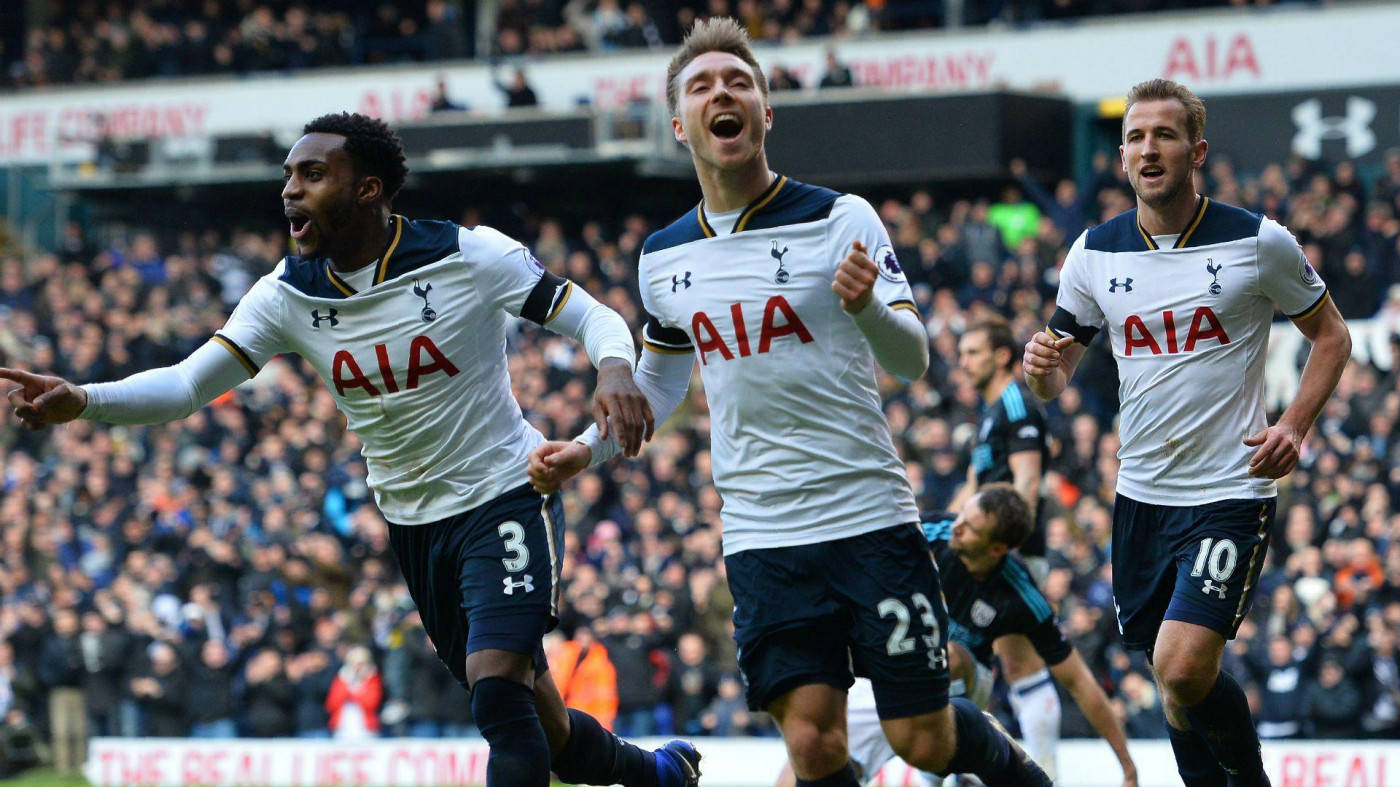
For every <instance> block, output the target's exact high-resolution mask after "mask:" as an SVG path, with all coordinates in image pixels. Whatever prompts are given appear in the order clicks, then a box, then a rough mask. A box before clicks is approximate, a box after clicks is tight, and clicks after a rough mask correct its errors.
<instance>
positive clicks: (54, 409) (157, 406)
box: [0, 341, 248, 429]
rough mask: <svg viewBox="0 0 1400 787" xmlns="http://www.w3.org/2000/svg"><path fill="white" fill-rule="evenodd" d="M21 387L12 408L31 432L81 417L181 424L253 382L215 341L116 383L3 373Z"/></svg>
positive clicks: (11, 394) (1, 371)
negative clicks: (177, 360) (172, 362)
mask: <svg viewBox="0 0 1400 787" xmlns="http://www.w3.org/2000/svg"><path fill="white" fill-rule="evenodd" d="M0 379H6V380H9V381H11V382H13V383H16V384H17V385H16V386H15V387H13V388H12V390H10V391H9V392H8V398H9V401H10V406H11V408H13V412H14V414H15V415H16V416H17V417H18V418H19V419H20V422H21V424H23V426H24V427H25V428H26V429H43V428H44V427H47V426H51V425H53V424H61V423H66V422H68V421H72V420H74V419H77V418H85V419H88V420H91V421H103V422H106V423H112V424H154V423H164V422H166V421H177V420H179V419H181V418H184V417H186V416H188V415H189V414H190V413H193V412H194V411H195V410H198V409H199V408H201V407H203V406H204V405H206V404H208V403H209V402H211V401H213V400H214V398H215V397H217V396H219V395H220V394H223V393H224V392H226V391H228V390H229V389H231V388H233V387H234V386H235V385H238V384H239V383H241V382H243V381H244V380H247V379H248V371H247V367H245V366H244V365H243V362H242V361H240V360H239V359H238V358H236V357H235V356H234V355H233V354H232V353H231V352H230V351H229V350H227V349H226V348H225V347H224V346H223V345H221V344H219V343H218V342H214V341H210V342H207V343H205V344H204V345H203V346H201V347H200V348H199V349H197V350H195V351H194V352H193V353H191V354H190V356H189V357H188V358H186V359H185V360H183V361H181V362H180V363H178V364H176V365H174V366H166V367H163V368H160V369H150V370H148V371H144V372H138V373H136V374H133V375H131V376H130V377H127V378H125V379H122V380H118V381H116V382H111V383H89V384H87V385H82V386H77V385H74V384H72V383H70V382H68V381H67V380H63V379H61V378H58V377H47V376H44V375H36V374H32V373H29V372H23V371H19V370H16V369H0Z"/></svg>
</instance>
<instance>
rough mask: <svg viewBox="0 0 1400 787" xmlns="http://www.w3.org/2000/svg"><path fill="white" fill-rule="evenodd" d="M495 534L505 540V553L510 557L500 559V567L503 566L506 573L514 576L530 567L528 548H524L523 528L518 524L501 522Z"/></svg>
mask: <svg viewBox="0 0 1400 787" xmlns="http://www.w3.org/2000/svg"><path fill="white" fill-rule="evenodd" d="M496 534H497V535H499V536H500V537H501V538H504V539H505V540H506V544H505V547H506V551H507V552H509V553H510V557H504V558H501V565H503V566H505V568H506V572H507V573H510V574H514V573H515V572H517V571H520V570H522V569H524V568H525V567H526V566H528V565H530V548H529V547H527V546H525V528H523V527H521V526H520V523H519V522H515V521H511V522H502V523H501V525H500V527H498V528H496Z"/></svg>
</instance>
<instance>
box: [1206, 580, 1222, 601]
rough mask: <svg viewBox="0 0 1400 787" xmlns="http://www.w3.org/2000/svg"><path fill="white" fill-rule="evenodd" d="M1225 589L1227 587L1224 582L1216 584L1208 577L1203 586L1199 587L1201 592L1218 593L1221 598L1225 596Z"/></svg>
mask: <svg viewBox="0 0 1400 787" xmlns="http://www.w3.org/2000/svg"><path fill="white" fill-rule="evenodd" d="M1226 590H1228V588H1227V587H1226V585H1225V583H1224V582H1221V583H1220V584H1219V585H1217V584H1215V583H1214V582H1211V581H1210V580H1209V579H1207V580H1206V583H1205V586H1204V587H1202V588H1201V592H1202V593H1204V594H1206V595H1207V596H1209V595H1210V594H1212V593H1218V594H1219V595H1220V597H1221V598H1222V599H1223V598H1225V591H1226Z"/></svg>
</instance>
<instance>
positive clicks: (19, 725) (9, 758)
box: [0, 708, 39, 778]
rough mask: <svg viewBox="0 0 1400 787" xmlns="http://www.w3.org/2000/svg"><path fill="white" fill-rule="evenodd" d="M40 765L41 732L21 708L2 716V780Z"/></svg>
mask: <svg viewBox="0 0 1400 787" xmlns="http://www.w3.org/2000/svg"><path fill="white" fill-rule="evenodd" d="M38 764H39V732H38V730H36V729H34V725H33V724H30V722H29V718H28V717H27V716H25V714H24V711H22V710H20V709H19V708H10V709H9V710H8V711H6V712H5V713H4V715H3V716H0V778H9V777H11V776H15V775H18V774H20V773H22V772H24V771H26V770H28V769H30V768H32V767H34V766H36V765H38Z"/></svg>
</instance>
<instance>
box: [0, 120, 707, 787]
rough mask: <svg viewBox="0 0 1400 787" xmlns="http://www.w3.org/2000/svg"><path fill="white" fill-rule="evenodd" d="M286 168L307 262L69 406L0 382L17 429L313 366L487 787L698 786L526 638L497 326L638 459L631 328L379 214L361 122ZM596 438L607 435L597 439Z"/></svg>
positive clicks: (527, 543) (548, 583) (142, 410)
mask: <svg viewBox="0 0 1400 787" xmlns="http://www.w3.org/2000/svg"><path fill="white" fill-rule="evenodd" d="M303 133H304V136H302V137H301V139H300V140H298V141H297V143H296V144H295V145H293V146H292V149H291V151H290V152H289V153H288V154H287V159H286V163H285V164H283V167H282V169H283V178H284V180H285V181H286V185H285V186H284V187H283V189H282V201H283V205H284V208H285V212H286V216H287V219H288V222H289V224H290V228H291V234H292V237H293V238H294V239H295V240H296V242H297V244H298V247H299V251H300V256H289V257H287V258H285V259H284V260H282V261H281V262H280V263H278V265H277V267H276V268H275V269H273V271H272V273H270V274H268V275H267V276H264V277H263V278H262V279H259V280H258V282H257V283H256V284H254V285H253V288H252V289H251V290H250V291H249V292H248V293H247V294H246V295H245V296H243V298H242V300H241V301H240V302H239V304H238V306H237V308H235V309H234V312H233V314H232V315H231V316H230V317H229V319H228V322H227V323H226V324H225V325H224V327H223V329H222V330H220V331H219V332H218V333H216V334H215V335H214V337H213V338H212V339H211V340H210V341H209V342H208V343H206V344H205V345H203V346H202V347H200V348H199V349H197V350H195V351H194V353H192V354H191V355H190V357H188V358H186V359H185V360H184V361H182V362H180V363H179V364H176V365H175V366H171V367H167V368H163V369H154V370H150V371H146V372H141V373H139V374H135V375H132V376H131V377H128V378H126V379H124V380H121V381H118V382H113V383H98V384H93V385H83V386H76V385H72V384H70V383H68V382H66V381H64V380H61V379H59V378H56V377H45V376H40V375H35V374H30V373H28V372H23V371H18V370H13V369H0V377H3V378H5V379H8V380H11V381H13V382H15V383H18V384H19V387H18V388H15V389H14V390H11V391H10V392H9V400H10V403H11V405H12V406H13V408H14V413H15V415H16V416H17V417H18V418H19V419H20V421H21V422H22V424H23V425H24V426H25V427H28V428H31V429H41V428H43V427H46V426H49V425H52V424H60V423H64V422H66V421H71V420H73V419H75V418H87V419H91V420H95V421H105V422H107V423H120V424H146V423H159V422H165V421H172V420H177V419H180V418H184V417H185V416H187V415H189V414H190V413H192V412H194V411H195V410H197V409H199V408H200V407H203V406H204V405H205V404H207V403H208V402H210V401H211V400H213V399H214V398H215V397H217V396H219V395H221V394H223V393H224V392H225V391H228V390H229V389H231V388H233V387H234V386H235V385H238V384H239V383H241V382H243V381H244V380H247V379H248V378H250V377H253V376H254V375H256V374H257V373H258V370H259V369H260V368H261V367H262V365H263V364H265V363H267V362H268V361H269V360H271V359H272V357H273V356H275V355H278V354H280V353H296V354H298V355H300V356H302V357H303V358H305V359H306V360H307V361H309V362H310V363H311V365H312V366H313V367H315V369H316V371H317V373H318V374H320V376H321V378H322V379H323V380H324V381H325V383H326V385H327V386H328V387H329V388H330V389H331V392H332V395H333V396H334V397H335V401H336V405H337V407H339V409H340V410H341V412H343V413H344V414H345V417H346V420H347V421H348V425H349V427H350V428H351V429H353V430H355V432H356V434H357V435H358V436H359V438H360V441H361V442H362V443H363V445H364V449H363V452H364V457H365V464H366V465H367V467H368V469H369V476H368V479H367V480H368V483H369V485H370V487H371V488H372V489H373V490H374V494H375V500H376V502H377V503H378V505H379V509H380V511H382V512H383V514H384V517H385V519H387V520H388V521H389V523H390V524H389V538H390V543H391V544H392V546H393V548H394V552H395V554H396V555H397V556H398V560H399V566H400V567H401V569H402V570H403V575H404V578H405V580H406V581H407V583H408V588H409V591H410V593H411V594H412V596H413V600H414V602H415V603H416V604H417V605H418V610H419V612H420V614H421V616H422V619H423V625H424V627H425V628H426V629H427V632H428V635H429V636H430V637H431V638H432V641H433V644H434V646H435V647H436V648H437V652H438V655H439V656H440V657H441V658H442V660H443V662H444V663H445V664H446V665H447V667H448V669H450V670H451V671H452V674H453V676H455V677H456V678H457V680H458V681H459V682H460V683H461V684H462V685H463V686H464V687H468V688H469V689H470V691H471V704H472V716H473V717H474V718H475V719H476V723H477V725H478V726H479V727H480V729H481V733H482V735H483V737H485V738H486V740H487V742H488V744H489V745H490V756H489V759H488V764H487V776H486V778H487V783H488V784H489V785H491V787H507V786H509V787H516V785H524V786H528V787H545V785H548V784H549V773H550V770H551V769H553V771H554V772H555V773H556V774H558V776H559V778H560V779H561V780H563V781H565V782H569V783H575V784H615V783H622V784H626V785H637V786H638V787H682V785H687V786H693V785H694V784H695V783H696V778H697V775H698V771H697V763H698V761H699V755H698V754H697V753H696V752H695V750H694V749H693V748H692V747H691V746H690V745H689V744H687V743H684V742H682V741H672V742H671V743H668V744H667V745H666V746H665V747H663V748H662V749H658V750H657V751H656V752H646V751H642V750H640V749H638V748H637V747H635V746H633V745H631V744H629V743H625V742H623V741H621V740H619V739H618V738H616V737H615V736H613V735H612V734H611V733H610V732H608V731H606V730H605V729H603V728H602V727H601V726H600V725H599V724H598V722H597V721H596V720H595V719H593V718H592V717H591V716H588V715H587V714H584V713H581V712H580V711H577V710H573V709H566V708H565V707H564V702H563V700H562V699H561V698H560V696H559V691H558V689H557V688H556V687H555V685H554V682H553V680H552V679H551V678H550V675H549V669H548V666H547V664H546V662H545V656H544V650H543V648H542V647H541V644H540V640H541V637H542V636H543V635H544V633H545V632H546V631H547V630H548V629H550V628H552V627H553V626H554V625H555V623H556V622H557V621H556V619H555V613H556V611H557V603H558V597H559V575H558V571H559V564H558V559H557V558H558V554H557V548H556V545H557V544H558V543H559V539H560V538H561V536H562V529H563V517H562V506H561V504H560V503H559V501H558V500H557V499H556V498H553V497H551V498H545V499H542V498H541V497H540V495H539V494H538V493H536V492H535V491H534V490H532V489H531V488H530V486H529V484H528V479H527V476H526V462H527V457H528V455H529V452H530V450H531V449H532V448H534V447H535V446H536V445H538V444H539V443H541V442H542V441H543V440H544V438H543V436H542V435H541V434H540V433H539V432H538V431H536V430H535V428H534V427H533V426H531V425H530V424H529V423H528V422H527V421H525V419H524V417H523V416H522V415H521V412H520V406H519V405H518V404H517V403H516V401H515V399H514V397H513V396H512V395H511V390H510V379H509V376H508V375H507V372H506V353H505V345H506V342H505V331H506V327H507V324H508V320H507V316H508V315H511V316H520V317H524V318H525V319H528V320H531V321H533V322H536V323H539V324H541V325H545V326H547V327H549V328H550V329H551V330H553V331H556V332H558V333H561V334H563V335H565V336H570V337H572V338H574V339H577V340H578V341H579V342H580V343H581V344H582V345H583V347H584V349H585V351H586V352H587V353H588V357H589V358H590V359H591V360H592V361H593V363H594V364H595V365H596V366H597V367H598V388H597V391H596V392H595V397H594V415H595V417H596V418H597V419H598V422H599V424H600V425H601V427H602V429H603V430H608V431H609V434H608V436H609V438H611V439H619V440H620V441H621V443H622V445H623V446H624V447H625V448H624V450H625V451H626V452H627V453H628V454H634V453H636V451H637V449H638V447H639V446H640V444H641V442H642V440H643V439H645V438H646V437H647V436H649V434H650V432H651V428H652V420H651V414H650V412H649V410H648V405H647V403H646V400H645V398H644V397H643V396H642V394H641V393H640V392H639V391H638V390H637V388H636V387H635V385H634V384H633V382H632V379H631V369H632V360H633V358H634V350H633V344H632V337H631V334H630V332H629V331H628V328H627V325H626V323H625V322H624V321H623V320H622V318H621V317H620V316H619V315H617V314H616V313H615V312H613V311H611V310H610V309H608V308H606V307H604V306H602V305H601V304H599V303H598V302H597V301H595V300H594V299H593V298H592V297H591V296H589V294H588V293H587V292H584V290H583V288H581V287H576V286H574V285H573V284H572V283H570V282H568V281H566V280H564V279H562V278H560V277H558V276H555V275H554V274H552V273H549V272H547V271H545V269H544V268H543V266H541V265H540V263H539V262H538V261H537V260H535V259H534V257H532V256H531V255H530V253H529V251H528V250H527V249H526V248H525V247H524V246H522V245H520V244H519V243H517V242H516V241H513V240H511V239H510V238H507V237H506V236H504V235H502V234H501V233H499V232H496V231H495V230H492V229H490V228H488V227H475V228H466V227H461V226H458V225H456V224H453V223H451V222H444V221H412V220H409V219H406V218H404V217H403V216H398V215H393V214H392V213H391V212H390V204H391V202H392V201H393V199H394V196H395V194H396V193H397V192H398V190H399V187H400V186H402V185H403V182H404V178H405V176H406V175H407V173H408V168H407V167H406V166H405V165H404V153H403V147H402V145H401V144H400V142H399V139H398V137H397V135H395V134H394V133H393V131H391V130H390V129H389V128H388V127H387V126H386V125H384V123H383V122H381V121H379V120H375V119H372V118H369V117H365V116H363V115H357V114H347V113H341V114H333V115H325V116H322V117H320V118H317V119H315V120H313V121H311V122H310V123H308V124H307V125H306V127H305V128H304V129H303ZM606 419H611V429H610V430H609V425H608V420H606Z"/></svg>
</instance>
